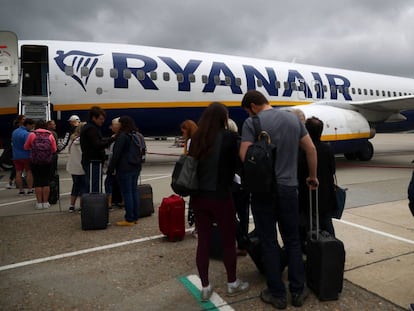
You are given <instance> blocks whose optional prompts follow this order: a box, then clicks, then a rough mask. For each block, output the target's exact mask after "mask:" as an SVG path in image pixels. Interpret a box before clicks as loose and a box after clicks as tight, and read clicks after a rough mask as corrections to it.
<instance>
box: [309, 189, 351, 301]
mask: <svg viewBox="0 0 414 311" xmlns="http://www.w3.org/2000/svg"><path fill="white" fill-rule="evenodd" d="M315 197H316V199H315V202H316V203H315V207H316V230H312V191H311V190H309V202H310V206H309V208H310V213H309V214H310V232H309V235H308V237H307V244H306V251H307V260H306V281H307V285H308V287H309V288H310V289H311V290H312V291H313V292H314V293H315V295H316V296H317V297H318V298H319V300H321V301H326V300H336V299H338V295H339V293H340V292H341V291H342V284H343V278H344V266H345V248H344V244H343V243H342V241H340V240H338V239H337V238H335V237H334V236H332V235H331V234H330V233H328V232H326V231H322V232H320V231H319V211H318V209H319V206H318V192H317V191H316V196H315Z"/></svg>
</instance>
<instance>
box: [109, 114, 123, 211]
mask: <svg viewBox="0 0 414 311" xmlns="http://www.w3.org/2000/svg"><path fill="white" fill-rule="evenodd" d="M120 127H121V123H119V118H115V119H112V123H111V129H112V132H113V133H114V135H118V133H119V129H120ZM114 144H115V142H113V143H112V144H111V145H110V146H109V148H108V163H110V162H111V160H112V154H113V149H114ZM115 173H116V172H114V173H113V174H112V175H106V178H105V193H106V195H107V197H108V206H109V208H111V207H112V192H113V184H114V183H117V182H118V181H117V179H116V175H115ZM115 188H116V187H115ZM118 189H119V187H118ZM121 201H122V200H121Z"/></svg>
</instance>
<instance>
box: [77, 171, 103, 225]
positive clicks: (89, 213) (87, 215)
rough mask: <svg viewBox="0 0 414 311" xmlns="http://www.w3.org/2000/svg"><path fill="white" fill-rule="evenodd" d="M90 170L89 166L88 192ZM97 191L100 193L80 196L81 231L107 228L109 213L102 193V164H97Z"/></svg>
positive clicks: (90, 180)
mask: <svg viewBox="0 0 414 311" xmlns="http://www.w3.org/2000/svg"><path fill="white" fill-rule="evenodd" d="M92 169H93V165H92V163H91V164H90V178H89V191H91V189H92V176H93V174H92ZM99 189H100V192H90V193H85V194H83V195H82V201H81V223H82V229H83V230H98V229H106V227H107V226H108V219H109V212H108V200H107V197H106V194H105V193H102V164H101V163H100V164H99Z"/></svg>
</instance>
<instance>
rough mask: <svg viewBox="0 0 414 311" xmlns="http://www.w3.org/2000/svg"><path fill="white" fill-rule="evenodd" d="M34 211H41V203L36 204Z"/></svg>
mask: <svg viewBox="0 0 414 311" xmlns="http://www.w3.org/2000/svg"><path fill="white" fill-rule="evenodd" d="M35 208H36V209H43V203H36V206H35Z"/></svg>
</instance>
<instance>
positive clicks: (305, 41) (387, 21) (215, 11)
mask: <svg viewBox="0 0 414 311" xmlns="http://www.w3.org/2000/svg"><path fill="white" fill-rule="evenodd" d="M1 12H2V14H1V15H2V16H1V19H0V30H11V31H14V32H15V33H16V34H17V36H18V38H19V39H36V40H42V39H47V40H73V41H95V42H112V43H127V44H139V45H150V46H158V47H167V48H178V49H188V50H196V51H204V52H213V53H221V54H230V55H240V56H247V57H257V58H265V59H272V60H279V61H289V62H291V61H295V62H297V63H305V64H312V65H320V66H330V67H339V68H345V69H352V70H362V71H370V72H377V73H384V74H395V75H401V76H407V77H414V1H412V0H394V1H390V0H348V1H347V0H335V1H330V0H325V1H324V0H311V1H306V0H302V1H299V0H290V1H286V0H284V1H279V0H254V1H245V0H208V1H207V0H204V1H197V0H174V1H172V0H164V1H162V0H147V1H143V0H116V1H105V0H69V1H63V0H2V5H1Z"/></svg>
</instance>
